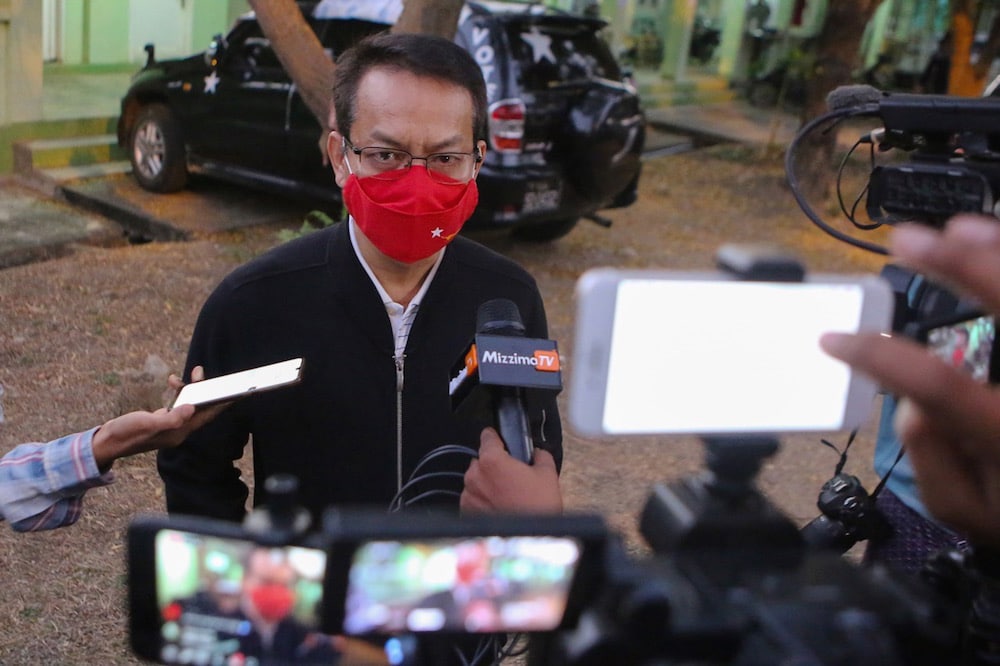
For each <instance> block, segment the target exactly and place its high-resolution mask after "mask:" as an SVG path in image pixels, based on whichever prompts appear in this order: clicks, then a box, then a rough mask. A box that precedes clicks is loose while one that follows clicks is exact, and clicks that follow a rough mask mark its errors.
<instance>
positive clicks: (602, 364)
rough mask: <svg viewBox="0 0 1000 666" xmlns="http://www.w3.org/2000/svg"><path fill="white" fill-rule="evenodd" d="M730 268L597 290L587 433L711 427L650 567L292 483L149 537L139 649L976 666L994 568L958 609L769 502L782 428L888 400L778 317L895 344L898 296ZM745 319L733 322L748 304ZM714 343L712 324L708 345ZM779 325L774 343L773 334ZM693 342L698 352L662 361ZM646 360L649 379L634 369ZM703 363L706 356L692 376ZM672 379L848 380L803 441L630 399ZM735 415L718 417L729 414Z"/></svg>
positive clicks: (179, 660) (171, 657) (764, 387)
mask: <svg viewBox="0 0 1000 666" xmlns="http://www.w3.org/2000/svg"><path fill="white" fill-rule="evenodd" d="M720 264H722V265H724V266H725V268H726V270H725V271H720V272H719V273H717V274H716V273H712V274H708V275H691V274H677V273H666V274H665V273H662V272H649V271H638V272H635V271H622V272H607V271H599V272H597V273H595V274H590V275H587V276H585V277H584V278H583V279H581V281H580V283H579V284H578V291H577V298H578V317H577V333H576V337H575V339H574V358H573V363H572V367H573V377H572V379H573V384H572V386H571V392H570V410H569V413H570V421H571V423H572V424H573V425H574V427H575V428H576V429H577V430H578V431H580V432H584V433H587V432H592V431H593V432H597V433H599V434H603V435H622V434H664V433H677V432H694V433H697V434H699V435H701V436H702V438H703V440H704V443H705V450H706V466H705V470H704V471H703V472H702V473H701V474H698V475H694V476H692V477H688V478H683V479H680V480H678V481H676V482H673V483H668V484H661V485H657V486H656V487H655V488H654V489H653V491H652V493H651V495H650V497H649V498H648V500H647V503H646V506H645V508H644V509H643V511H642V514H641V518H640V530H641V533H642V535H643V537H644V539H645V540H646V542H647V544H648V546H649V548H650V550H651V554H650V555H649V556H647V557H641V558H640V557H637V556H635V555H633V554H631V553H630V552H629V551H628V549H627V548H626V546H625V544H624V543H623V541H622V539H621V538H620V537H619V536H618V535H616V534H614V533H613V532H611V531H610V530H609V529H608V528H607V526H606V525H605V523H604V521H603V519H601V518H600V517H599V516H596V515H572V514H567V515H560V516H534V515H533V516H524V515H521V516H485V515H483V516H472V517H470V516H463V517H458V516H454V515H451V514H449V515H443V514H439V513H418V512H410V511H407V512H401V513H396V514H387V513H383V512H375V513H373V512H372V511H370V510H362V509H356V510H352V509H330V510H328V511H327V513H326V514H325V516H324V519H323V524H322V525H321V526H319V527H318V528H317V529H310V528H309V527H308V526H307V525H305V524H303V521H302V520H300V519H301V518H302V517H303V516H304V515H306V514H304V513H303V512H301V511H297V510H296V509H295V507H294V502H293V501H292V499H293V491H294V484H292V483H289V481H288V480H287V479H282V480H279V481H280V482H279V481H274V480H269V489H268V494H269V497H272V498H274V499H275V501H277V502H278V504H277V505H276V506H275V505H272V506H270V507H265V508H261V509H258V510H256V511H254V512H253V513H251V514H250V517H249V519H248V522H247V524H246V525H244V526H239V525H235V524H231V523H221V522H216V521H211V520H206V519H197V518H185V517H147V518H142V519H138V520H136V521H135V522H133V524H132V525H131V526H130V529H129V548H128V551H129V602H130V611H131V628H130V635H131V643H132V646H133V648H134V650H135V651H136V653H137V654H139V655H140V656H142V657H144V658H146V659H151V660H154V661H160V662H163V663H175V664H226V665H228V664H243V665H244V666H259V665H263V664H272V663H333V662H332V660H333V659H337V658H339V659H340V662H339V663H392V664H441V663H491V662H493V661H494V660H498V659H501V658H503V657H504V656H506V655H508V654H511V653H512V652H513V651H514V650H515V648H514V647H511V645H512V644H511V643H509V644H508V645H507V646H505V647H502V648H500V649H494V648H486V649H479V647H478V645H477V646H476V647H475V648H474V654H473V655H472V656H471V657H469V658H466V657H465V656H462V657H460V658H459V657H457V656H456V655H457V654H458V653H461V654H463V655H467V654H468V652H467V651H463V650H459V652H458V653H456V652H455V650H454V649H453V646H455V645H462V646H466V645H468V641H469V640H473V641H478V640H480V638H481V639H482V640H495V639H496V638H497V637H498V636H500V637H503V638H506V637H507V636H508V635H510V634H520V635H526V636H527V663H528V664H538V665H546V666H547V665H554V666H561V665H565V666H577V665H579V666H584V665H588V666H589V665H591V664H594V665H597V664H608V663H615V664H654V663H656V664H671V663H674V664H693V663H697V664H778V663H795V664H852V665H854V664H890V665H891V664H935V665H939V664H952V663H956V664H957V663H975V662H974V661H971V660H966V655H965V654H963V650H962V649H961V646H962V642H963V640H964V639H965V636H966V635H967V632H966V631H965V626H966V623H965V617H966V614H967V605H968V599H969V598H971V594H972V592H974V591H975V590H976V589H978V587H979V586H980V585H981V583H980V579H979V578H978V577H977V576H976V575H975V573H974V572H967V568H966V567H965V566H964V564H962V563H955V564H954V566H953V567H952V569H951V570H949V571H950V573H949V572H945V573H943V574H942V579H944V578H947V577H948V576H950V578H949V580H950V579H959V580H962V581H965V587H964V588H961V589H963V590H965V589H967V590H968V593H964V592H963V593H962V594H955V593H954V590H955V589H958V588H956V586H953V585H949V586H944V588H943V589H947V590H948V591H949V592H950V593H951V594H943V593H941V589H942V586H935V585H931V584H930V583H925V582H922V581H918V580H908V579H902V578H896V577H894V576H893V575H892V574H890V573H889V572H887V571H885V570H883V569H880V568H860V567H858V566H855V565H853V564H851V563H849V562H847V561H845V560H843V559H842V558H840V557H839V556H837V555H836V554H834V553H832V552H816V551H813V550H811V549H809V548H808V547H807V545H806V543H805V542H804V540H803V539H802V536H801V534H800V533H799V531H798V529H797V528H796V526H795V525H794V524H793V523H792V522H791V521H790V520H789V519H788V518H787V517H785V516H784V515H782V514H781V513H780V512H779V511H778V510H777V509H776V508H775V507H774V506H773V505H772V504H771V503H770V502H769V501H768V500H767V498H766V497H765V496H764V495H763V494H761V493H760V492H759V491H758V490H757V488H756V485H755V478H756V475H757V473H758V471H759V469H760V467H761V466H762V464H763V463H764V462H765V461H766V460H767V458H768V457H769V456H771V455H772V454H773V453H774V452H775V451H776V450H777V448H778V442H777V439H776V438H775V433H778V432H784V431H818V430H826V429H830V428H831V427H835V428H841V427H850V425H851V424H853V423H855V422H857V421H859V420H861V419H864V418H865V414H864V412H863V411H858V410H857V409H856V406H857V405H865V404H868V405H870V404H871V401H872V397H873V395H874V387H873V386H872V385H871V384H870V382H867V381H866V380H864V378H860V377H856V376H853V375H852V374H851V373H850V372H849V370H847V369H845V368H846V366H843V364H838V363H837V362H836V361H833V360H832V359H829V358H828V357H826V356H825V355H824V354H823V353H822V352H821V351H820V350H819V348H818V346H816V345H815V344H814V343H815V339H813V340H812V341H810V342H809V343H808V344H801V345H799V344H797V340H798V339H799V338H800V337H802V336H803V335H805V336H809V335H813V336H815V335H818V334H817V333H816V331H815V330H812V331H811V332H807V331H806V330H804V329H799V328H794V326H793V324H794V321H795V320H797V319H799V317H785V318H784V320H783V321H786V322H788V323H789V328H788V330H785V331H783V334H782V335H774V331H775V329H774V327H773V320H772V317H771V315H774V314H776V313H779V312H781V313H785V314H786V315H787V314H788V313H793V312H798V310H797V306H796V307H788V305H789V303H792V302H794V303H796V304H804V303H809V302H813V301H818V303H819V312H821V313H827V314H828V315H829V316H832V317H833V319H832V320H830V319H826V320H823V321H822V322H821V323H820V324H819V326H821V327H822V330H852V331H853V330H858V329H869V330H878V329H880V328H884V327H885V326H886V325H888V321H889V316H890V311H891V305H892V301H891V298H890V296H889V289H888V288H887V287H886V286H885V285H884V284H879V283H878V281H873V280H871V279H869V278H863V279H843V278H838V279H834V278H830V279H827V278H823V277H820V276H815V277H813V276H810V277H808V278H807V277H806V276H805V275H804V270H803V269H802V268H801V267H800V266H798V265H797V264H796V263H795V262H794V261H789V260H787V259H786V258H781V257H773V256H767V257H764V258H763V259H761V258H759V257H756V258H755V256H754V253H747V252H741V251H735V252H733V251H728V252H720ZM678 290H680V291H678ZM668 295H669V296H668ZM668 297H669V298H671V299H688V300H687V301H674V303H675V304H677V303H680V302H693V303H697V304H698V305H699V310H698V311H699V312H707V313H712V312H718V313H725V312H726V310H725V308H726V307H728V305H726V304H734V303H735V304H739V303H742V304H743V305H744V306H745V307H747V308H748V310H747V312H753V313H755V314H756V317H754V318H750V317H746V318H741V319H739V321H740V324H741V327H742V329H743V331H742V332H743V333H745V334H746V336H747V337H749V338H752V339H755V340H758V341H759V345H760V347H759V348H758V349H757V350H756V351H757V354H756V355H754V354H750V355H748V354H743V355H742V356H743V357H744V360H745V361H748V362H753V361H754V360H755V359H772V360H764V361H763V364H764V366H767V365H768V363H773V359H774V358H775V356H774V354H778V355H779V356H783V358H784V359H785V361H786V362H785V363H784V364H783V365H782V367H786V366H787V367H790V368H793V369H795V370H797V371H798V372H799V373H803V374H795V375H793V376H789V377H780V376H777V375H778V374H780V373H775V372H771V373H770V374H765V375H759V374H758V375H753V374H752V373H751V372H750V371H749V370H748V369H747V368H745V367H744V368H732V367H724V366H726V364H728V362H729V357H727V356H725V355H724V354H722V353H720V352H721V351H722V350H720V349H719V348H718V345H717V342H718V341H717V340H715V339H714V338H713V337H712V336H710V335H704V336H702V339H697V338H695V339H692V337H691V336H690V333H689V332H688V331H687V330H686V329H684V328H683V327H682V326H680V325H678V326H673V325H672V323H673V322H664V321H662V320H660V319H657V317H655V316H654V317H653V318H652V319H650V318H649V317H650V314H651V313H654V314H655V313H663V312H675V311H677V309H676V308H673V307H670V308H661V307H652V308H651V307H650V302H653V303H657V302H661V300H662V299H664V298H668ZM734 297H735V298H734ZM650 298H652V299H654V300H653V301H650V300H649V299H650ZM657 299H660V300H657ZM831 313H832V314H831ZM726 314H728V317H729V318H728V321H729V322H730V323H731V322H732V321H733V319H732V311H729V312H727V313H726ZM706 316H707V315H706ZM801 318H802V319H806V320H810V322H811V320H812V319H813V317H801ZM807 323H809V322H807ZM714 327H715V325H714V324H712V323H711V322H706V327H705V330H712V329H713V328H714ZM760 327H765V328H767V330H768V331H770V335H769V336H758V337H754V336H755V335H756V332H755V331H754V329H755V328H760ZM636 334H638V336H639V337H636ZM730 337H731V336H730ZM696 343H700V344H702V345H703V346H702V347H699V348H697V349H696V348H694V347H693V345H695V344H696ZM652 344H655V345H656V346H655V347H653V346H650V345H652ZM674 348H682V349H683V350H684V351H685V353H684V354H681V355H679V356H678V355H670V354H666V353H664V354H650V353H648V352H649V351H650V350H651V349H652V350H657V351H664V350H671V349H674ZM643 351H645V352H646V353H645V354H644V355H643V356H642V360H643V362H642V363H641V364H637V363H636V362H635V359H636V357H635V355H634V352H639V353H642V352H643ZM685 357H692V358H697V359H698V360H699V361H700V362H699V363H697V364H694V365H687V366H683V365H679V364H680V363H681V362H682V361H683V360H684V358H685ZM716 364H719V365H716ZM771 369H772V371H773V369H774V366H773V365H772V367H771ZM665 373H667V374H666V376H670V377H671V379H672V380H673V381H676V382H677V383H681V384H684V385H686V386H693V383H690V382H689V380H691V382H693V381H694V378H695V375H698V376H702V375H705V376H709V377H713V378H715V382H716V383H719V382H721V381H731V382H732V383H734V384H737V385H738V380H741V379H743V378H744V377H751V378H754V379H755V380H756V381H754V382H752V386H751V387H750V389H747V388H746V387H742V388H740V389H738V390H739V391H742V392H743V393H744V394H746V392H747V391H748V390H749V391H751V392H756V393H762V394H764V395H765V396H766V397H773V396H774V393H773V392H783V391H787V388H788V386H789V385H794V386H799V387H800V388H801V389H802V390H805V389H806V388H807V383H808V381H807V380H808V378H809V377H810V376H812V374H813V373H818V374H819V375H820V376H822V377H824V378H826V379H827V380H829V381H828V382H827V383H826V385H825V390H829V389H830V387H833V388H832V392H830V393H827V394H824V398H823V399H822V400H821V402H824V403H829V404H830V405H832V407H829V408H828V409H821V410H818V411H809V412H808V415H807V416H806V417H805V418H799V420H798V421H796V422H795V423H794V424H793V425H791V426H788V427H784V428H783V427H781V423H782V421H783V420H784V419H787V418H790V416H789V412H787V411H771V412H769V413H767V414H765V415H764V416H763V418H759V419H757V418H754V420H753V422H752V423H747V422H740V421H739V420H736V421H716V422H715V423H714V424H712V423H708V422H705V421H702V420H700V419H701V416H699V415H694V416H695V417H696V418H695V419H694V420H693V421H692V420H689V418H688V417H690V416H692V414H691V412H692V409H693V408H692V405H693V404H695V403H697V402H699V401H701V400H703V399H704V396H703V395H702V394H699V393H698V392H697V391H692V392H691V395H690V396H684V395H678V396H675V397H673V398H671V400H669V401H658V402H659V405H660V409H659V410H658V412H657V413H656V414H654V415H653V417H654V418H652V419H650V418H649V416H650V415H649V414H648V413H647V410H645V409H642V408H641V403H639V405H640V409H638V410H636V409H632V407H634V406H635V405H634V404H631V402H632V401H630V400H625V401H621V400H619V399H618V398H619V397H620V395H621V394H622V392H623V391H625V392H626V393H629V391H630V390H631V389H634V388H636V387H629V386H628V384H629V383H630V382H637V383H640V384H642V383H643V382H646V383H645V384H643V385H644V386H646V387H647V389H648V388H649V387H650V386H652V384H649V383H648V381H647V380H648V378H650V377H659V378H662V377H663V376H665ZM803 377H805V379H803ZM662 383H666V382H658V383H657V385H659V384H662ZM740 386H743V385H740ZM639 388H641V387H639ZM629 394H630V395H639V394H641V391H639V392H638V393H637V392H635V391H631V392H630V393H629ZM749 397H750V396H749V395H745V399H748V398H749ZM814 399H815V397H814V396H813V397H810V398H809V401H810V402H811V401H813V400H814ZM716 404H717V403H716ZM768 405H770V406H772V407H784V405H782V404H781V401H778V400H764V401H762V402H761V403H755V405H754V406H753V407H752V409H750V410H748V411H746V412H738V411H737V412H735V413H738V414H745V415H748V418H749V416H754V417H756V414H755V412H757V411H760V410H762V409H766V407H767V406H768ZM794 411H795V410H794V409H793V410H792V412H794ZM727 412H728V410H720V409H713V410H710V413H714V414H715V415H716V418H719V417H721V416H722V415H724V414H726V413H727ZM793 416H794V414H793ZM740 418H742V417H740ZM282 487H283V488H284V490H283V491H282V492H278V491H279V490H280V489H281V488H282ZM955 572H957V573H955ZM332 636H337V638H332ZM500 642H501V643H502V642H503V641H502V640H501V641H500ZM517 644H518V643H513V645H517ZM376 658H377V660H376V661H374V662H373V661H372V659H376ZM456 660H457V661H456Z"/></svg>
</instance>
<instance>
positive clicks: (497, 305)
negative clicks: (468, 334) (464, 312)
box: [476, 298, 524, 335]
mask: <svg viewBox="0 0 1000 666" xmlns="http://www.w3.org/2000/svg"><path fill="white" fill-rule="evenodd" d="M476 332H477V333H482V334H485V335H524V322H523V321H521V311H520V310H518V309H517V304H516V303H515V302H514V301H512V300H510V299H509V298H494V299H493V300H490V301H486V302H485V303H483V304H482V305H480V306H479V311H478V312H477V313H476Z"/></svg>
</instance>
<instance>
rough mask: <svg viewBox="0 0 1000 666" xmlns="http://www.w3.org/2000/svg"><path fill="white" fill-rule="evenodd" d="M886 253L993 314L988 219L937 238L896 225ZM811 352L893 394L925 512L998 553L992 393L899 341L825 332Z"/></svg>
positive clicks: (997, 405)
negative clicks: (897, 398) (817, 349)
mask: <svg viewBox="0 0 1000 666" xmlns="http://www.w3.org/2000/svg"><path fill="white" fill-rule="evenodd" d="M891 248H892V253H893V255H894V257H895V258H897V259H898V260H899V261H900V262H901V263H903V264H905V265H907V266H908V267H909V268H911V269H913V270H915V271H917V272H919V273H922V274H924V275H927V276H929V277H931V278H932V279H934V280H936V281H937V282H939V283H941V284H945V285H948V286H949V288H950V289H952V290H954V291H956V292H957V293H962V294H965V295H967V296H971V297H973V298H975V299H977V300H979V301H980V302H981V303H982V304H983V306H984V307H985V309H987V310H989V311H991V312H992V313H994V314H998V313H1000V223H998V221H997V220H996V219H994V218H984V217H975V216H957V217H955V218H953V219H952V220H951V221H950V222H949V223H948V225H947V226H946V228H945V229H944V230H943V231H942V232H937V231H934V230H932V229H930V228H928V227H917V226H900V227H898V228H897V229H896V230H895V231H894V233H893V236H892V241H891ZM821 345H822V346H823V349H825V350H826V351H827V352H828V353H829V354H831V355H832V356H835V357H836V358H839V359H841V360H843V361H845V362H847V363H849V364H850V365H852V366H854V367H855V368H856V369H857V370H859V371H861V372H864V373H865V374H867V375H869V376H871V377H872V378H874V379H875V380H876V381H878V382H880V383H881V384H882V385H883V386H884V387H885V388H886V390H888V391H889V392H891V393H894V394H897V395H899V396H900V398H901V400H900V404H899V408H898V409H897V413H896V422H895V426H896V431H897V433H898V434H899V436H900V439H901V440H902V441H903V443H904V445H905V446H906V450H907V452H908V453H909V455H910V457H911V460H912V462H913V467H914V470H915V472H916V475H917V482H918V484H919V487H920V496H921V499H922V500H923V502H924V504H926V506H927V508H928V509H930V511H931V512H932V513H933V514H934V515H935V516H936V517H937V518H938V519H940V520H941V521H943V522H945V523H948V524H950V525H952V526H953V527H955V528H956V529H958V530H960V531H962V532H965V533H967V534H969V535H970V536H971V537H973V539H975V540H977V541H979V542H980V543H988V544H992V545H993V546H1000V389H998V387H996V386H988V385H983V384H981V383H979V382H977V381H975V380H973V379H972V378H971V377H969V376H968V375H966V374H965V373H963V372H961V371H959V370H957V369H955V368H952V367H951V366H949V365H948V364H947V363H945V362H944V361H942V360H941V359H939V358H937V357H936V356H934V355H933V354H932V353H931V352H930V351H928V350H927V349H925V348H923V347H921V346H919V345H917V344H916V343H914V342H912V341H910V340H905V339H901V338H899V337H894V338H886V337H882V336H880V335H877V334H867V335H847V334H828V335H826V336H824V337H823V339H822V340H821Z"/></svg>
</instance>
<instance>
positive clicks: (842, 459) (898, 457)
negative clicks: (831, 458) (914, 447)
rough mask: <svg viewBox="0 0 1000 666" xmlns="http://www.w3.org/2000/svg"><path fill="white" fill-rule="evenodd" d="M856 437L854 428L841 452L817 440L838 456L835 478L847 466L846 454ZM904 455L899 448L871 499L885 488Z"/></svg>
mask: <svg viewBox="0 0 1000 666" xmlns="http://www.w3.org/2000/svg"><path fill="white" fill-rule="evenodd" d="M857 435H858V429H857V428H855V429H854V430H852V431H851V434H850V436H848V438H847V444H846V445H844V450H843V451H841V450H840V449H838V448H837V447H836V446H835V445H834V444H833V443H832V442H830V441H828V440H825V439H821V440H819V441H821V442H823V443H824V444H826V445H827V446H829V447H830V448H831V449H833V450H834V451H836V452H837V453H839V454H840V460H838V461H837V467H836V468H835V469H834V476H836V475H837V474H840V473H841V472H843V471H844V465H846V464H847V452H848V450H850V448H851V444H853V443H854V438H855V437H857ZM905 453H906V449H904V448H903V447H902V446H900V447H899V453H897V454H896V459H895V460H893V461H892V465H890V466H889V470H888V471H887V472H886V473H885V475H884V476H883V477H882V478H880V479H879V481H878V485H876V486H875V490H873V491H872V493H871V497H872V498H873V499H874V498H875V497H878V494H879V493H880V492H882V488H884V487H885V484H886V482H887V481H888V480H889V477H890V476H891V475H892V470H894V469H896V465H897V464H899V461H900V460H902V458H903V455H904V454H905Z"/></svg>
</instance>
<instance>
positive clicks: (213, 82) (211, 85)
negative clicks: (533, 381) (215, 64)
mask: <svg viewBox="0 0 1000 666" xmlns="http://www.w3.org/2000/svg"><path fill="white" fill-rule="evenodd" d="M220 80H221V79H220V78H219V75H218V74H216V73H215V70H214V69H213V70H212V73H211V74H209V75H208V76H206V77H205V93H206V94H212V95H214V94H215V89H216V88H217V87H218V85H219V81H220Z"/></svg>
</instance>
